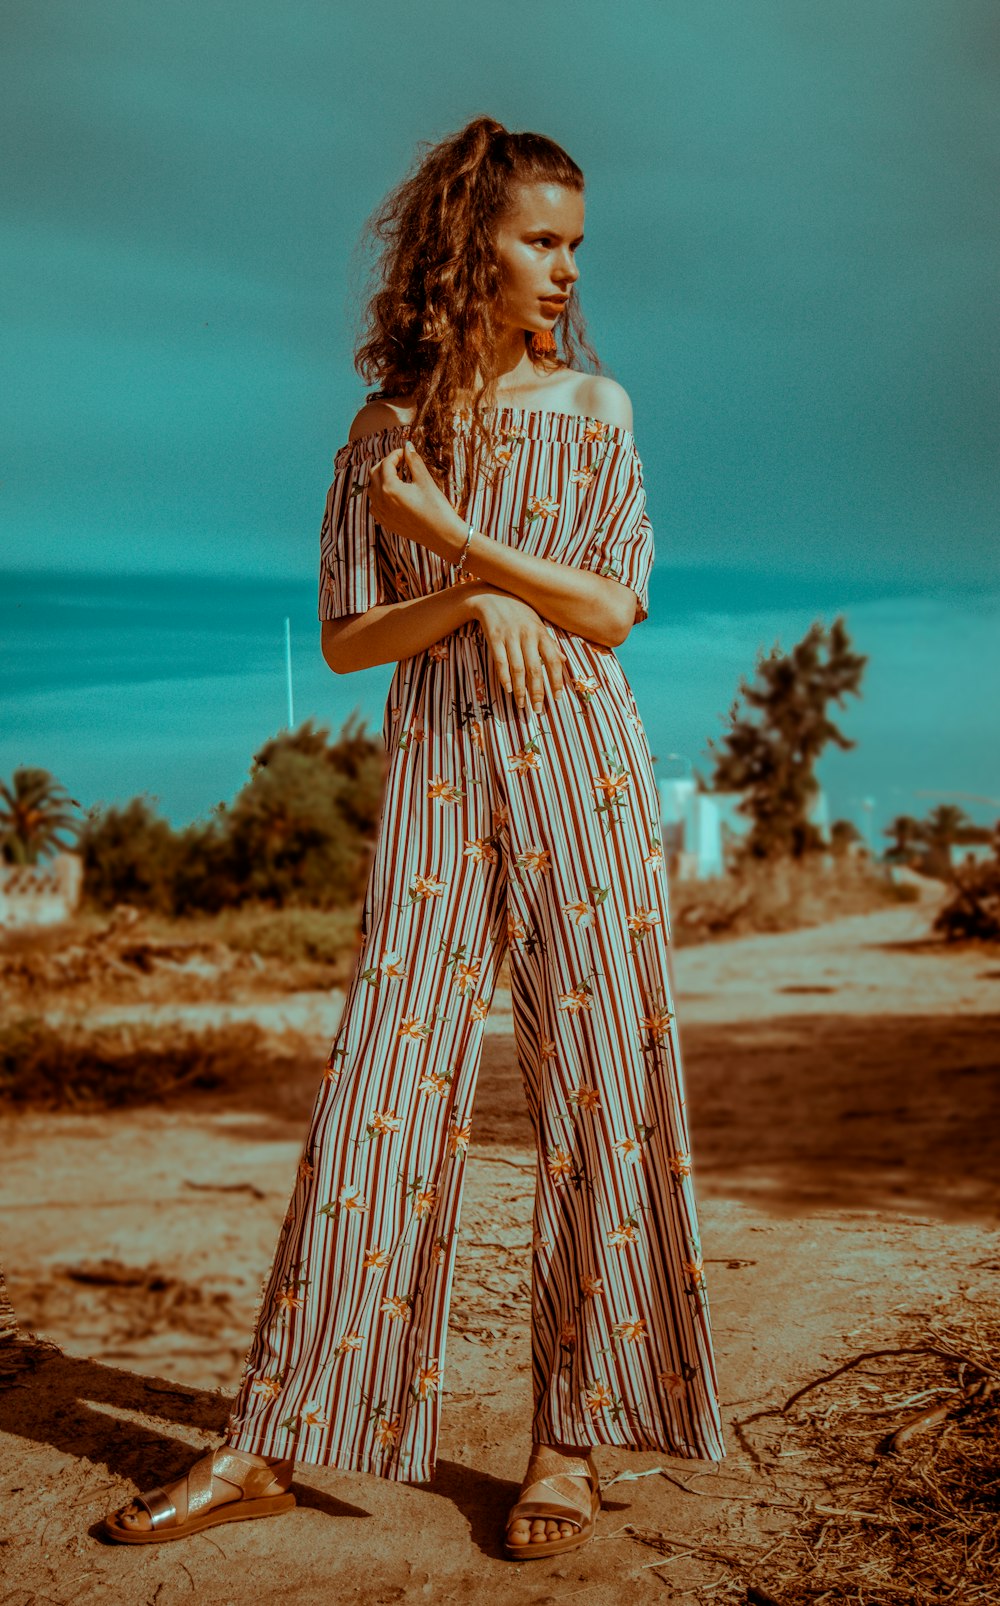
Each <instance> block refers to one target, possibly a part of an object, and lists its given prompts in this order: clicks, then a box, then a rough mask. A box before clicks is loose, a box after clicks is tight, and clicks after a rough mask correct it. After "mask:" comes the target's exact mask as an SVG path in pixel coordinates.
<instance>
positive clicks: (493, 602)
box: [469, 584, 567, 714]
mask: <svg viewBox="0 0 1000 1606" xmlns="http://www.w3.org/2000/svg"><path fill="white" fill-rule="evenodd" d="M469 613H470V615H471V617H472V618H473V619H476V620H477V621H478V623H479V625H480V627H481V629H482V632H483V634H484V635H485V637H486V639H487V641H488V642H489V644H490V648H491V651H492V653H493V657H494V660H495V662H496V666H497V672H498V674H499V676H500V680H501V682H502V684H503V687H504V690H505V691H508V692H510V691H512V692H513V693H514V696H515V697H516V699H517V703H518V706H519V707H520V708H523V707H524V704H525V700H526V692H525V688H526V685H527V688H528V690H527V695H528V696H530V698H531V706H532V708H533V709H534V710H535V713H536V714H537V713H539V712H540V711H541V707H542V700H543V698H544V696H545V676H546V674H548V677H549V680H550V681H551V682H552V689H553V691H554V692H555V695H556V696H557V697H559V696H560V695H561V694H562V690H563V664H564V663H566V662H567V658H566V654H565V653H564V652H563V650H562V648H561V647H559V646H557V645H556V641H555V638H554V637H553V635H552V631H551V627H550V626H549V625H547V624H546V623H545V620H544V619H543V618H542V616H541V614H539V613H536V612H535V609H534V608H533V607H532V606H531V605H530V603H527V602H523V601H522V600H521V598H520V597H515V596H512V595H511V593H510V592H509V591H500V590H499V589H496V590H486V589H484V588H483V587H482V585H481V584H479V585H477V587H476V591H475V594H474V595H473V596H471V597H470V598H469Z"/></svg>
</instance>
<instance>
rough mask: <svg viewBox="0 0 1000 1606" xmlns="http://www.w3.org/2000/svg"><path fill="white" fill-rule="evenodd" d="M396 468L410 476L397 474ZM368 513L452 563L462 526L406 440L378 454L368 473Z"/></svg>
mask: <svg viewBox="0 0 1000 1606" xmlns="http://www.w3.org/2000/svg"><path fill="white" fill-rule="evenodd" d="M400 469H403V470H404V472H408V473H409V474H410V475H411V478H410V479H408V480H404V479H401V478H400ZM368 500H369V502H370V503H371V510H372V514H373V516H374V517H375V519H376V520H377V522H378V523H379V524H381V526H382V528H383V529H384V530H391V531H392V532H393V534H394V535H401V536H402V537H403V539H404V540H406V541H416V542H417V544H418V546H424V547H427V548H428V550H429V551H431V552H434V553H435V554H436V555H437V556H438V557H439V558H444V559H445V561H446V562H448V563H452V562H454V560H455V559H456V557H457V556H458V553H459V552H460V551H461V549H462V545H463V543H464V541H465V526H464V524H463V523H462V521H461V519H460V518H459V516H458V514H457V512H456V511H455V509H454V508H453V507H452V505H451V503H450V502H449V500H448V498H447V497H446V496H445V494H444V492H443V491H442V490H441V488H440V486H439V485H438V484H437V481H436V480H435V479H434V478H433V476H432V474H431V471H430V469H429V468H428V467H427V464H426V463H425V462H424V460H423V458H422V457H421V455H420V453H419V452H418V451H417V449H416V447H415V446H412V445H411V444H410V442H409V441H407V443H406V445H405V446H397V447H396V450H395V451H394V452H390V453H389V454H388V456H387V457H381V458H379V460H378V462H377V463H375V464H374V465H373V467H372V470H371V473H370V474H369V476H368Z"/></svg>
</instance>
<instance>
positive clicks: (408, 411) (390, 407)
mask: <svg viewBox="0 0 1000 1606" xmlns="http://www.w3.org/2000/svg"><path fill="white" fill-rule="evenodd" d="M414 412H415V408H414V407H413V406H412V405H411V404H409V403H408V402H407V400H406V398H405V397H402V396H400V397H396V396H392V397H389V396H384V397H379V399H378V401H370V402H365V405H364V406H363V407H362V408H361V410H360V412H359V413H357V415H356V416H355V419H354V422H353V424H352V425H351V429H350V433H349V435H348V437H347V438H348V440H349V441H359V440H361V439H362V438H363V436H365V435H374V434H376V433H377V432H378V431H379V430H380V429H393V428H395V427H396V426H397V425H398V424H411V423H412V422H413V415H414Z"/></svg>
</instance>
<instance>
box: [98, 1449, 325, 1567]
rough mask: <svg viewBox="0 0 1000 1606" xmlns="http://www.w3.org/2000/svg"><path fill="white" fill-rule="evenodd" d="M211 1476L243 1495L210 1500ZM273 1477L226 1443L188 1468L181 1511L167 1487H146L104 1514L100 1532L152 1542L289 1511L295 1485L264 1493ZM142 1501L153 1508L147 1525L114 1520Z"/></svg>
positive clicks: (128, 1542)
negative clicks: (145, 1489)
mask: <svg viewBox="0 0 1000 1606" xmlns="http://www.w3.org/2000/svg"><path fill="white" fill-rule="evenodd" d="M213 1475H214V1476H215V1477H217V1478H222V1479H224V1480H225V1482H226V1483H233V1484H235V1485H236V1487H237V1488H238V1489H239V1490H240V1491H241V1493H240V1495H239V1497H238V1498H237V1499H235V1500H223V1501H222V1502H221V1503H218V1504H216V1505H214V1506H213V1505H211V1499H212V1478H213ZM273 1482H274V1468H273V1467H260V1466H256V1465H255V1464H254V1462H252V1461H249V1460H248V1459H247V1458H246V1456H244V1455H241V1454H240V1452H239V1450H231V1449H230V1448H229V1446H228V1445H223V1446H222V1447H221V1448H220V1449H218V1450H214V1451H209V1453H208V1454H207V1455H203V1456H202V1457H201V1459H200V1460H199V1461H196V1462H195V1463H194V1466H193V1467H191V1468H190V1469H189V1471H188V1473H187V1476H186V1478H185V1480H184V1483H183V1485H182V1490H183V1492H182V1495H181V1503H182V1505H183V1510H178V1508H177V1506H176V1505H175V1504H174V1502H173V1500H171V1498H170V1496H169V1495H168V1494H167V1493H166V1491H165V1490H163V1489H161V1488H159V1487H157V1488H155V1489H147V1491H146V1493H145V1494H139V1495H136V1496H135V1497H134V1499H132V1500H130V1501H129V1503H128V1505H127V1506H122V1507H121V1508H120V1509H119V1510H118V1511H116V1512H114V1513H113V1514H112V1515H111V1516H110V1517H105V1518H104V1521H103V1522H102V1523H101V1531H102V1532H103V1533H104V1534H106V1535H107V1537H108V1538H110V1539H115V1540H117V1541H118V1542H119V1543H121V1544H125V1545H151V1544H157V1543H159V1542H160V1541H161V1540H163V1539H183V1538H184V1536H185V1534H193V1533H198V1532H200V1530H201V1529H202V1528H213V1527H214V1526H215V1525H216V1523H220V1522H240V1521H241V1520H242V1519H244V1518H246V1517H270V1516H273V1515H275V1514H276V1513H278V1512H281V1511H290V1510H291V1508H292V1507H293V1506H294V1505H296V1504H297V1502H296V1499H295V1496H294V1495H293V1494H292V1492H291V1490H288V1491H286V1493H284V1494H264V1490H265V1489H266V1488H267V1486H268V1484H270V1483H273ZM140 1506H145V1508H146V1510H147V1511H148V1512H149V1524H150V1525H149V1527H148V1528H129V1527H128V1526H127V1525H126V1524H125V1523H122V1522H119V1521H117V1520H116V1519H117V1518H119V1517H122V1516H124V1515H125V1513H126V1512H128V1513H132V1512H137V1511H138V1509H139V1507H140Z"/></svg>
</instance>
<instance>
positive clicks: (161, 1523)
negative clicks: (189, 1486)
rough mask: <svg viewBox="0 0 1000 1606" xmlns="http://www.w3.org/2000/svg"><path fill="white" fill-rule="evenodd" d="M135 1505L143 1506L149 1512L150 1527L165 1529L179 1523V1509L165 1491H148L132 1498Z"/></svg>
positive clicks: (157, 1489) (158, 1489)
mask: <svg viewBox="0 0 1000 1606" xmlns="http://www.w3.org/2000/svg"><path fill="white" fill-rule="evenodd" d="M132 1500H133V1503H134V1504H137V1505H143V1506H145V1507H146V1510H147V1511H148V1512H149V1526H150V1527H151V1528H163V1527H166V1526H168V1525H171V1526H172V1525H173V1524H174V1523H176V1521H177V1507H176V1506H175V1505H174V1503H173V1501H172V1500H171V1498H170V1496H169V1495H168V1494H167V1492H166V1490H165V1489H160V1488H156V1489H147V1490H146V1493H145V1494H137V1495H133V1496H132Z"/></svg>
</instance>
